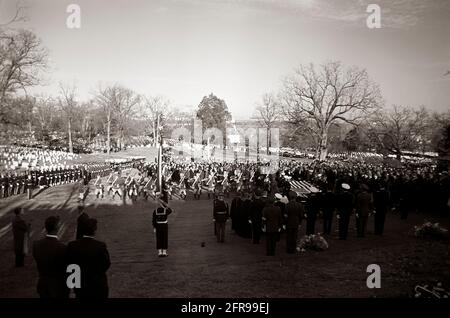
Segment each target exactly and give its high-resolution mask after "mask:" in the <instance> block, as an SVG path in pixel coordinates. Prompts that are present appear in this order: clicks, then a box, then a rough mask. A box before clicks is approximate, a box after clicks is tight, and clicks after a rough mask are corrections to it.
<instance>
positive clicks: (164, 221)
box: [152, 198, 172, 257]
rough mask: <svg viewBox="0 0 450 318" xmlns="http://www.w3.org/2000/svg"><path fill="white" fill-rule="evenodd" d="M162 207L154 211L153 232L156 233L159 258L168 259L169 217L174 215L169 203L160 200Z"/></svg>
mask: <svg viewBox="0 0 450 318" xmlns="http://www.w3.org/2000/svg"><path fill="white" fill-rule="evenodd" d="M158 201H159V204H160V206H159V207H158V208H156V209H155V210H154V211H153V218H152V224H153V232H154V233H156V249H157V250H158V256H159V257H167V256H168V254H167V249H168V245H169V220H168V216H169V215H170V213H172V209H171V208H169V207H168V206H167V203H166V202H165V201H164V200H162V198H158Z"/></svg>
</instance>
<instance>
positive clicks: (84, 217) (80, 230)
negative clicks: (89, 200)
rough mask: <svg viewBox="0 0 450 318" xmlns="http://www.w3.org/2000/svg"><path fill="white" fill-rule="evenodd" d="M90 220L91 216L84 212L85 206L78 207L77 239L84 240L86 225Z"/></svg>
mask: <svg viewBox="0 0 450 318" xmlns="http://www.w3.org/2000/svg"><path fill="white" fill-rule="evenodd" d="M88 220H89V215H88V214H87V213H86V212H84V206H82V205H79V206H78V219H77V234H76V239H77V240H79V239H81V238H83V235H85V231H86V224H87V221H88Z"/></svg>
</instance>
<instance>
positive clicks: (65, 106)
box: [58, 83, 77, 152]
mask: <svg viewBox="0 0 450 318" xmlns="http://www.w3.org/2000/svg"><path fill="white" fill-rule="evenodd" d="M59 94H60V96H59V97H58V103H59V106H60V107H61V110H62V111H63V113H64V115H65V117H66V120H67V132H68V137H69V152H73V143H72V123H73V121H74V119H75V116H76V113H77V101H76V86H75V85H74V84H73V85H72V86H69V85H64V84H62V83H60V84H59Z"/></svg>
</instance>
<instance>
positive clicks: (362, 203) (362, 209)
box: [355, 191, 373, 217]
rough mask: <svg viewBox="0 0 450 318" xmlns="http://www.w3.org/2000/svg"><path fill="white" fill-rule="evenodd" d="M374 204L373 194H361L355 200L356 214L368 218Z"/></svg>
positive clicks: (363, 192) (365, 192) (364, 192)
mask: <svg viewBox="0 0 450 318" xmlns="http://www.w3.org/2000/svg"><path fill="white" fill-rule="evenodd" d="M372 202H373V201H372V194H370V193H369V192H367V191H361V192H359V193H358V194H357V195H356V198H355V208H356V213H359V214H360V215H361V216H362V217H364V216H368V215H369V213H370V211H371V210H372V208H373V206H372Z"/></svg>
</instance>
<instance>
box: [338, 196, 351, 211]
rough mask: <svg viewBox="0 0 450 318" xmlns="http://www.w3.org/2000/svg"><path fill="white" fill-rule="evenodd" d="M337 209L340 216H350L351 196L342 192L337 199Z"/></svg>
mask: <svg viewBox="0 0 450 318" xmlns="http://www.w3.org/2000/svg"><path fill="white" fill-rule="evenodd" d="M337 209H338V210H339V213H340V214H344V215H350V214H351V213H352V210H353V194H351V193H350V192H348V191H344V192H342V193H341V194H339V196H338V197H337Z"/></svg>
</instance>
